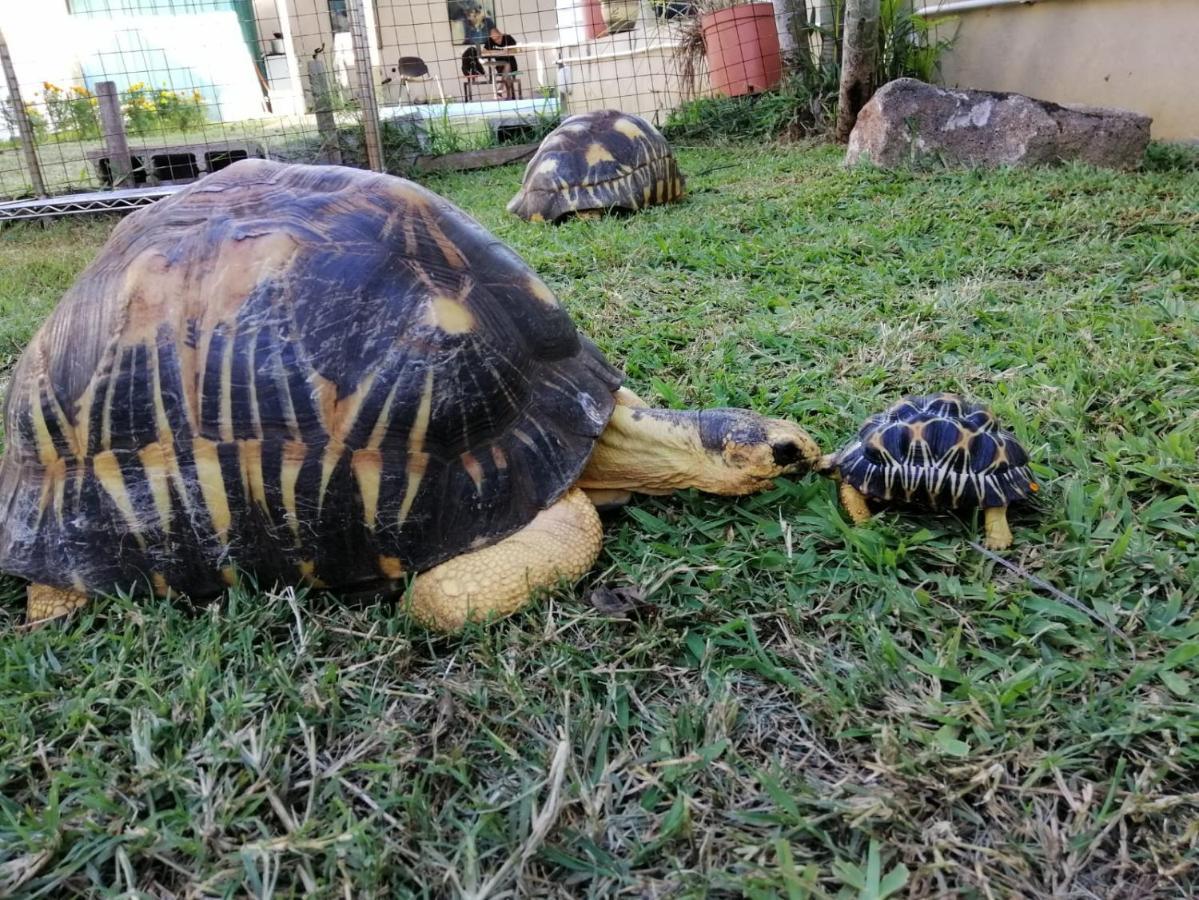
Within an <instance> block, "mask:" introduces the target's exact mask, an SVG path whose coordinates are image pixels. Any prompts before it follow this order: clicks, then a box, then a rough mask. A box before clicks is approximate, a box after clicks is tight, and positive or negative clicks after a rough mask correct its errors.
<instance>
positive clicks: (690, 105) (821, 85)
mask: <svg viewBox="0 0 1199 900" xmlns="http://www.w3.org/2000/svg"><path fill="white" fill-rule="evenodd" d="M836 99H837V79H836V72H835V70H834V69H832V68H831V67H813V68H811V69H808V70H802V71H799V72H795V73H793V74H791V75H789V76H788V77H787V78H786V79H785V80H784V81H783V83H782V84H781V85H780V86H779V87H778V89H777V90H774V91H767V92H765V93H762V94H756V95H752V96H746V97H700V98H699V99H696V100H689V101H687V102H686V103H684V104H683V105H682V106H680V107H679V108H678V109H676V110H674V111H673V112H672V113H671V114H670V116H669V117H668V118H667V120H666V124H665V125H664V126H663V128H662V131H663V133H664V134H665V135H666V137H667V138H669V139H671V140H677V139H680V138H683V139H688V140H702V141H722V140H723V141H738V140H740V141H753V140H771V139H773V138H776V137H780V136H786V137H792V138H795V137H802V136H804V135H808V134H814V133H818V132H821V131H823V130H824V129H825V128H826V127H827V124H828V122H829V121H830V118H831V115H832V110H833V105H834V104H835V103H836Z"/></svg>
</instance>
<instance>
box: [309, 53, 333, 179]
mask: <svg viewBox="0 0 1199 900" xmlns="http://www.w3.org/2000/svg"><path fill="white" fill-rule="evenodd" d="M308 84H309V86H310V87H311V88H312V111H313V112H314V113H316V130H317V131H319V132H320V135H321V149H320V152H319V154H318V156H317V158H318V160H319V161H320V162H323V163H332V164H333V165H335V166H340V165H341V147H340V146H338V143H337V120H336V119H335V118H334V116H333V89H332V87H331V85H330V84H329V75H328V73H327V72H326V71H325V64H324V62H322V61H321V60H319V59H310V60H308Z"/></svg>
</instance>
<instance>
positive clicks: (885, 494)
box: [817, 393, 1038, 550]
mask: <svg viewBox="0 0 1199 900" xmlns="http://www.w3.org/2000/svg"><path fill="white" fill-rule="evenodd" d="M817 468H818V471H820V472H821V473H823V474H826V475H829V476H831V477H833V478H835V479H836V480H837V481H839V482H840V488H839V495H840V498H841V504H842V506H844V507H845V510H846V512H848V513H849V516H850V518H851V519H852V520H853V521H854V523H855V524H861V523H863V522H866V521H868V520H869V519H870V505H869V502H868V501H870V500H874V501H878V502H888V501H890V502H899V503H904V504H910V505H913V506H923V507H932V508H934V509H937V508H940V509H982V511H983V519H984V528H985V530H986V538H985V543H986V546H987V547H989V548H990V549H992V550H1003V549H1005V548H1007V547H1009V546H1011V543H1012V532H1011V528H1010V527H1009V526H1008V521H1007V508H1008V506H1009V505H1010V504H1012V503H1016V502H1018V501H1021V500H1025V499H1027V498H1028V497H1029V496H1030V495H1031V494H1034V493H1036V492H1037V490H1038V487H1037V483H1036V482H1035V481H1033V476H1032V471H1031V470H1030V469H1029V467H1028V454H1027V453H1025V452H1024V448H1023V447H1021V446H1020V442H1019V441H1018V440H1016V437H1015V435H1013V434H1012V433H1011V432H1010V431H1006V430H1005V429H1004V428H1003V427H1002V426H1001V425H1000V424H999V420H998V419H996V418H995V416H994V414H993V413H992V412H991V411H990V410H989V409H987V408H986V407H984V406H982V405H981V404H979V403H975V402H973V401H971V400H967V399H965V398H964V397H961V396H959V395H957V394H948V393H943V394H926V395H924V396H919V397H917V396H910V397H904V398H903V399H901V400H899V401H898V402H896V403H894V404H892V405H891V406H889V407H888V408H887V409H885V410H883V411H882V412H880V413H875V414H874V415H872V416H870V418H868V419H867V420H866V421H865V422H864V423H863V424H862V427H861V430H859V432H858V436H857V438H855V439H854V440H853V441H851V442H850V443H849V444H847V445H846V446H844V447H843V448H841V449H840V450H838V451H837V452H836V453H830V454H829V455H828V456H826V457H824V458H823V459H822V460H821V461H820V464H819V466H818V467H817Z"/></svg>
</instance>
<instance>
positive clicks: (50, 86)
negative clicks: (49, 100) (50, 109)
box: [42, 81, 60, 91]
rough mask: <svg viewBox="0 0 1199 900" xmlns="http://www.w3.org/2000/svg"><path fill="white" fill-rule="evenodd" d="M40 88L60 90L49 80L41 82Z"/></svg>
mask: <svg viewBox="0 0 1199 900" xmlns="http://www.w3.org/2000/svg"><path fill="white" fill-rule="evenodd" d="M42 89H43V90H46V91H57V90H60V88H59V87H58V85H56V84H54V83H53V82H51V81H43V82H42Z"/></svg>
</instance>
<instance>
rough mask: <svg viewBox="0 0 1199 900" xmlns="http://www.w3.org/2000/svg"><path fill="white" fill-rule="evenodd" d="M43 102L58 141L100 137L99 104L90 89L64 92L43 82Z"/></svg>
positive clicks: (76, 88) (47, 82)
mask: <svg viewBox="0 0 1199 900" xmlns="http://www.w3.org/2000/svg"><path fill="white" fill-rule="evenodd" d="M42 101H43V103H44V104H45V107H46V115H47V116H48V117H49V119H50V128H51V130H52V131H53V132H54V134H55V136H56V137H57V138H60V139H61V138H77V139H84V140H86V139H94V138H98V137H99V136H100V115H99V106H100V104H99V101H98V100H96V98H95V97H94V96H92V92H91V91H89V90H88V89H87V88H86V87H81V86H79V85H77V84H74V85H71V87H69V88H67V89H66V90H63V89H62V88H60V87H59V86H58V85H56V84H54V83H52V82H49V81H43V82H42Z"/></svg>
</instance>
